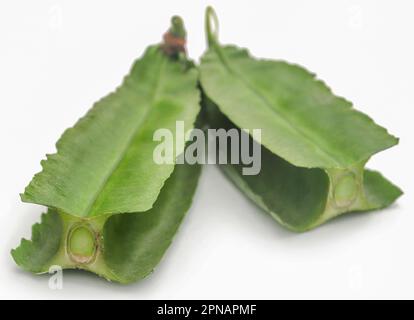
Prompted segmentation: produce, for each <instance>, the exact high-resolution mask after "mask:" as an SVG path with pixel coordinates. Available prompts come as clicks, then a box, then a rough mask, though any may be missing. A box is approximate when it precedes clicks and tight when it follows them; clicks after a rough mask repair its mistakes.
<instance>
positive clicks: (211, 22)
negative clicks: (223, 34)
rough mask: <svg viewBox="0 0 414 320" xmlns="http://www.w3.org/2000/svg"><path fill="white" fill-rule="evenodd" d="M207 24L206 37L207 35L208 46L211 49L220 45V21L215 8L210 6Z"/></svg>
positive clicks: (207, 9) (206, 18)
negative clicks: (215, 45)
mask: <svg viewBox="0 0 414 320" xmlns="http://www.w3.org/2000/svg"><path fill="white" fill-rule="evenodd" d="M205 24H206V27H205V28H206V35H207V45H208V46H209V47H210V46H212V45H214V44H217V43H218V30H219V21H218V17H217V14H216V12H215V11H214V9H213V7H211V6H208V7H207V8H206V15H205Z"/></svg>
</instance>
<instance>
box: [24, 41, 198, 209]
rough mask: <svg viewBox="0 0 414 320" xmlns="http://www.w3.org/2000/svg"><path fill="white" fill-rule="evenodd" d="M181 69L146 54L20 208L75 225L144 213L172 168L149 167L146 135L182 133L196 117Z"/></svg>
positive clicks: (50, 163) (82, 123) (191, 85)
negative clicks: (31, 206) (50, 211)
mask: <svg viewBox="0 0 414 320" xmlns="http://www.w3.org/2000/svg"><path fill="white" fill-rule="evenodd" d="M186 65H187V63H186V62H185V61H179V60H172V59H170V58H168V57H167V56H166V55H165V54H164V53H163V52H162V50H160V49H159V46H152V47H150V48H149V49H148V50H147V51H146V52H145V54H144V55H143V57H142V58H141V59H139V60H137V61H136V63H135V64H134V66H133V68H132V70H131V72H130V74H129V75H128V76H127V77H126V78H125V80H124V82H123V84H122V85H121V86H120V87H119V88H118V89H117V90H116V91H115V92H114V93H112V94H110V95H108V96H107V97H105V98H103V99H102V100H100V101H99V102H97V103H96V104H95V105H94V107H93V108H92V109H91V110H90V111H89V112H88V114H87V115H86V116H85V117H84V118H82V119H81V120H79V122H78V123H77V124H76V125H75V126H74V127H73V128H71V129H68V130H67V131H66V132H65V133H64V134H63V136H62V137H61V139H60V140H59V142H58V143H57V153H56V154H53V155H48V157H47V160H45V161H42V167H43V171H42V172H40V173H38V174H37V175H36V176H35V177H34V178H33V180H32V182H31V183H30V185H29V186H28V187H27V188H26V190H25V192H24V194H22V200H23V201H25V202H32V203H37V204H42V205H45V206H48V207H51V208H57V209H59V210H61V211H63V212H66V213H68V214H70V215H74V216H78V217H94V216H98V215H107V214H116V213H127V212H142V211H147V210H148V209H150V208H151V207H152V205H153V203H154V202H155V200H156V199H157V196H158V194H159V191H160V190H161V188H162V186H163V184H164V182H165V180H166V179H167V178H168V177H169V176H170V174H171V173H172V171H173V167H174V165H173V164H171V165H157V164H156V163H155V162H154V161H153V150H154V148H155V147H156V145H157V143H158V142H156V141H153V133H154V132H155V130H157V129H159V128H166V129H169V130H171V131H172V132H173V133H175V128H176V121H178V120H181V121H184V124H185V130H189V129H191V128H193V124H194V121H195V119H196V116H197V114H198V112H199V93H198V90H197V71H196V70H195V69H194V68H191V69H188V70H187V69H186V67H185V66H186ZM182 151H183V146H182V147H181V146H180V147H177V150H176V152H177V154H178V153H180V152H182Z"/></svg>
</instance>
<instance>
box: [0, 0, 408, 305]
mask: <svg viewBox="0 0 414 320" xmlns="http://www.w3.org/2000/svg"><path fill="white" fill-rule="evenodd" d="M207 4H212V5H213V6H214V7H215V9H216V11H217V14H218V15H219V18H220V22H221V30H220V39H221V41H222V43H235V44H238V45H240V46H245V47H249V48H250V50H251V51H252V53H253V54H254V55H256V56H259V57H267V58H282V59H286V60H289V61H291V62H296V63H300V64H302V65H304V66H306V67H307V68H308V69H310V70H312V71H314V72H317V74H318V76H319V77H320V78H321V79H323V80H325V81H326V82H327V83H328V84H329V85H330V86H331V87H332V88H333V90H334V92H335V93H337V94H339V95H341V96H345V97H347V98H348V99H350V100H351V101H353V102H354V103H355V105H356V107H357V108H358V109H360V110H362V111H364V112H366V113H368V114H369V115H371V116H372V117H373V118H374V119H375V120H376V121H377V122H378V123H379V124H381V125H383V126H385V127H386V128H388V129H389V130H390V132H392V133H393V134H395V135H397V136H399V137H400V138H401V142H400V145H399V146H397V147H395V148H393V149H391V150H388V151H386V152H383V153H381V154H378V155H377V156H375V157H374V158H373V159H372V160H371V162H370V163H369V166H370V167H372V168H375V169H379V170H380V171H382V172H383V173H384V174H385V175H386V176H387V177H389V178H390V179H391V180H392V181H393V182H395V183H396V184H398V185H399V186H400V187H402V189H403V190H404V191H405V195H404V196H403V197H402V198H400V200H399V201H398V202H397V204H395V205H393V206H392V207H391V208H389V209H387V210H383V211H379V212H372V213H364V214H353V215H348V216H344V217H341V218H338V219H336V220H334V221H332V222H330V223H328V224H326V225H324V226H322V227H320V228H318V229H316V230H314V231H311V232H308V233H305V234H293V233H291V232H289V231H286V230H284V229H282V228H281V227H280V226H279V225H278V224H277V223H276V222H274V221H273V220H272V219H271V218H269V217H268V216H266V215H265V214H264V213H263V212H261V211H260V209H258V208H256V207H255V206H254V205H252V204H251V203H250V202H249V201H248V200H246V199H245V198H244V197H243V196H242V195H241V194H240V193H239V191H238V190H237V189H236V188H234V187H233V186H232V185H231V184H230V182H229V181H227V180H226V179H225V178H224V177H223V176H222V174H221V173H220V172H219V171H218V170H217V168H215V167H213V166H208V167H205V170H204V172H203V176H202V178H201V181H200V184H199V188H198V191H197V195H196V197H195V200H194V205H193V207H192V209H191V211H190V212H189V214H188V216H187V218H186V220H185V222H184V223H183V225H182V227H181V230H180V232H179V234H178V235H177V237H176V239H175V241H174V243H173V245H172V246H171V248H170V250H169V251H168V252H167V254H166V255H165V257H164V259H163V261H162V262H161V264H160V265H159V266H158V267H157V269H156V270H155V273H153V274H152V275H151V276H150V277H148V278H147V279H145V280H143V281H141V282H139V283H136V284H132V285H129V286H121V285H117V284H110V283H107V282H106V281H104V280H102V279H100V278H98V277H96V276H94V275H92V274H88V273H86V272H81V271H69V272H64V283H63V289H62V290H58V291H54V290H51V289H49V287H48V280H49V276H48V275H44V276H34V275H31V274H29V273H26V272H23V271H21V270H20V269H18V268H17V267H16V265H15V264H14V262H13V261H12V259H11V257H10V254H9V251H10V249H11V248H13V247H15V246H16V245H17V244H18V243H19V241H20V238H21V237H22V236H25V237H30V229H31V225H32V224H33V223H34V222H36V221H38V219H39V216H40V214H41V212H42V211H43V209H42V208H41V207H39V206H36V205H30V204H23V203H21V202H20V200H19V193H20V192H22V191H23V189H24V187H25V186H26V184H27V183H28V182H29V181H30V179H31V178H32V176H33V174H34V173H36V172H38V171H39V170H40V164H39V162H40V160H41V159H42V158H44V155H45V154H46V153H53V152H54V150H55V148H54V144H55V142H56V140H57V139H58V137H59V136H60V134H61V133H62V132H63V130H64V129H65V128H67V127H69V126H72V125H73V124H74V123H75V122H76V120H77V119H78V118H79V117H80V116H82V115H83V114H84V113H85V112H86V111H87V110H88V109H89V107H90V106H91V105H92V103H93V102H94V101H96V100H97V99H99V98H100V97H102V96H104V95H106V94H107V93H108V92H110V91H112V90H113V89H114V88H115V87H116V86H117V85H118V84H119V83H120V82H121V80H122V77H123V76H124V75H125V74H126V73H127V72H128V70H129V67H130V66H131V64H132V62H133V60H134V59H135V58H137V57H139V56H140V55H141V54H142V52H143V50H144V49H145V47H146V46H147V45H149V44H152V43H156V42H158V41H159V40H160V38H161V35H162V34H163V32H164V31H166V29H167V28H168V26H169V18H170V16H171V15H173V14H180V15H182V17H183V18H184V19H185V22H186V26H187V29H188V33H189V53H190V55H191V57H193V58H194V59H198V58H199V56H200V55H201V54H202V52H203V51H204V49H205V37H204V30H203V25H204V21H203V20H204V8H205V6H206V5H207ZM413 16H414V2H412V1H408V0H407V1H378V0H377V1H374V0H372V1H357V0H353V1H351V0H349V1H344V0H343V1H329V0H326V1H306V0H303V1H292V0H290V1H283V0H280V1H271V0H269V1H259V0H255V1H242V0H237V1H223V0H221V1H194V0H191V1H190V0H189V1H179V0H174V1H156V0H150V1H136V0H131V1H103V0H95V1H74V0H71V1H63V0H60V1H59V0H50V1H45V0H43V1H41V0H38V1H31V0H27V1H20V0H9V1H6V0H2V1H1V3H0V139H1V145H0V146H1V149H0V150H1V156H0V161H1V162H0V173H1V175H0V197H1V198H0V205H1V207H0V297H1V298H46V299H60V298H81V299H83V298H115V299H117V298H134V299H156V298H159V299H170V298H171V299H172V298H177V299H180V298H187V299H191V298H192V299H199V298H216V299H221V298H234V299H239V298H257V299H277V298H357V299H358V298H414V287H413V285H414V248H413V245H414V212H413V209H414V206H413V197H412V193H413V191H414V190H413V188H414V181H413V174H412V171H413V164H414V157H413V155H414V153H413V150H412V147H413V142H412V141H413V138H414V137H413V127H414V119H413V114H414V113H413V107H414V106H413V101H414V96H413V92H414V90H413V84H414V82H413V78H412V77H413V75H414V45H413V31H414V19H413Z"/></svg>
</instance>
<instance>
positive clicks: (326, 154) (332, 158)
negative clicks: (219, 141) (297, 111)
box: [214, 48, 344, 167]
mask: <svg viewBox="0 0 414 320" xmlns="http://www.w3.org/2000/svg"><path fill="white" fill-rule="evenodd" d="M220 49H221V48H220ZM220 49H217V48H215V49H214V50H216V53H217V50H220ZM220 53H221V55H220V54H218V53H217V55H218V56H219V60H220V61H221V62H222V63H223V65H224V66H225V69H226V70H227V71H228V72H229V74H231V75H232V76H236V80H240V82H241V83H242V84H244V85H245V86H246V87H247V89H249V90H250V91H252V93H253V94H254V95H255V96H256V97H258V98H259V99H260V100H261V101H263V103H264V104H265V105H266V107H267V108H268V109H269V110H270V111H271V112H273V113H275V114H276V115H277V116H278V117H279V118H281V119H283V121H284V122H285V123H287V125H288V128H289V129H290V130H291V131H292V132H295V133H296V134H297V135H299V136H301V137H303V140H305V141H306V142H307V143H308V145H310V146H311V148H312V149H313V150H315V151H317V152H318V153H319V154H320V155H322V156H323V157H324V158H325V159H328V161H329V162H331V163H334V164H335V166H336V167H344V164H343V163H341V162H339V161H338V160H337V157H336V156H335V155H333V154H332V153H331V152H329V151H328V150H326V149H323V148H322V147H321V146H320V145H319V144H315V143H314V141H315V139H313V138H312V136H311V135H309V134H308V133H306V132H305V131H303V130H301V129H300V127H298V126H295V125H294V124H293V123H292V122H291V121H290V120H289V119H288V118H287V117H286V115H284V114H283V113H282V112H280V111H278V110H275V109H274V108H273V104H272V103H271V102H270V101H269V100H268V98H267V97H266V95H264V94H263V93H262V92H260V90H259V89H257V88H256V87H255V86H254V85H253V84H252V83H251V82H250V81H249V80H248V79H246V78H245V76H244V74H243V73H242V72H240V71H238V70H236V69H235V68H234V66H232V65H231V64H230V62H229V60H230V59H227V57H226V56H225V54H224V50H221V52H220ZM223 58H224V59H223ZM249 59H251V58H250V57H249ZM285 160H287V159H285ZM324 162H325V161H324Z"/></svg>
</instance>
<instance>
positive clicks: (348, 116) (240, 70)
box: [199, 8, 401, 231]
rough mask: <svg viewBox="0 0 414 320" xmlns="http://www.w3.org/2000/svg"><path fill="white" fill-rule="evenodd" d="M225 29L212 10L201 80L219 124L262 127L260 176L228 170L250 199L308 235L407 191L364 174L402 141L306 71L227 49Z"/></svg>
mask: <svg viewBox="0 0 414 320" xmlns="http://www.w3.org/2000/svg"><path fill="white" fill-rule="evenodd" d="M213 22H214V23H215V27H216V30H213V24H212V23H213ZM217 27H218V22H217V17H216V16H215V13H214V11H213V9H211V8H208V9H207V11H206V30H207V38H208V43H209V49H208V50H207V52H206V53H205V54H204V55H203V57H202V59H201V65H200V68H199V69H200V82H201V86H202V89H203V91H204V94H205V95H206V100H207V101H205V102H204V104H206V105H209V107H208V109H209V110H210V112H209V113H210V125H211V126H212V127H214V128H220V127H222V126H224V127H233V128H239V129H244V130H246V129H248V130H253V129H261V141H259V142H260V143H261V144H262V146H263V148H262V149H263V150H262V170H261V172H260V174H259V175H257V176H243V175H242V174H241V171H240V166H238V165H225V166H223V169H224V170H225V171H226V172H227V174H228V176H229V177H230V178H231V179H232V180H233V181H235V182H236V184H237V185H238V186H239V187H240V188H241V189H242V190H243V191H244V192H245V193H246V195H247V196H249V197H250V198H252V199H253V200H254V201H255V202H256V203H258V204H259V205H260V206H261V207H263V208H264V209H265V210H266V211H268V212H269V213H270V214H271V215H272V216H273V217H274V218H275V219H276V220H278V221H279V222H280V223H282V224H283V225H285V226H287V227H288V228H290V229H292V230H296V231H304V230H308V229H310V228H313V227H315V226H317V225H319V224H321V223H323V222H325V221H326V220H329V219H331V218H333V217H335V216H337V215H339V214H341V213H344V212H349V211H362V210H368V209H375V208H380V207H384V206H387V205H389V204H390V203H391V202H393V201H394V200H395V199H396V198H397V197H398V196H399V195H400V194H401V191H400V190H399V189H398V188H397V187H395V186H393V185H392V184H390V183H389V182H387V181H386V180H385V179H384V178H382V177H381V176H373V175H372V173H370V172H366V171H364V166H365V163H366V162H367V161H368V160H369V158H370V157H371V156H372V155H373V154H375V153H377V152H379V151H381V150H385V149H387V148H390V147H392V146H393V145H395V144H397V143H398V139H397V138H395V137H393V136H392V135H390V134H388V132H387V131H386V130H385V129H384V128H382V127H380V126H378V125H377V124H375V123H374V122H373V120H372V119H371V118H369V117H368V116H367V115H365V114H363V113H361V112H359V111H357V110H355V109H354V108H353V107H352V104H351V103H350V102H348V101H347V100H345V99H343V98H340V97H337V96H335V95H334V94H333V93H332V91H331V90H330V89H329V88H328V87H327V86H326V85H325V84H324V83H323V82H322V81H320V80H317V79H316V78H315V75H314V74H312V73H310V72H309V71H307V70H305V69H304V68H302V67H300V66H298V65H293V64H289V63H287V62H284V61H274V60H263V59H255V58H253V57H252V56H250V54H249V53H248V52H247V50H245V49H239V48H237V47H235V46H222V45H220V44H219V42H218V40H217ZM216 107H217V108H218V109H219V110H215V109H216Z"/></svg>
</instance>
